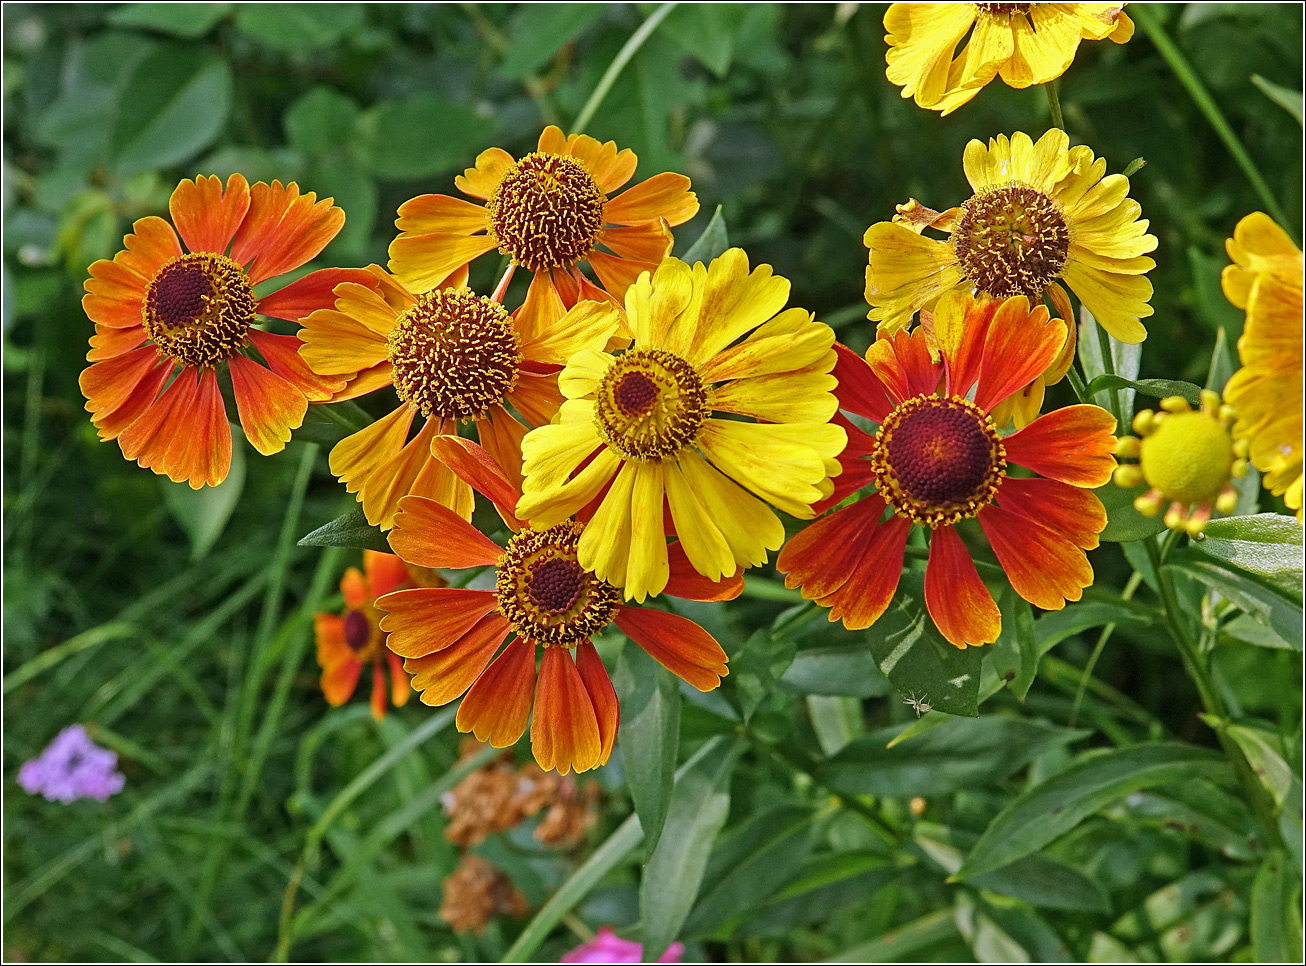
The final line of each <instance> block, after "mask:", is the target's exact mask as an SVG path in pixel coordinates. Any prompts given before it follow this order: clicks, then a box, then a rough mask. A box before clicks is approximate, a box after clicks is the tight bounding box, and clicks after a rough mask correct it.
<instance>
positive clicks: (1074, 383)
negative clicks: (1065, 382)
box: [1066, 365, 1093, 403]
mask: <svg viewBox="0 0 1306 966" xmlns="http://www.w3.org/2000/svg"><path fill="white" fill-rule="evenodd" d="M1066 378H1067V379H1069V380H1070V388H1071V389H1073V390H1075V396H1076V397H1078V399H1079V401H1080V402H1082V403H1091V402H1092V401H1093V396H1092V394H1091V393H1089V391H1088V386H1087V385H1086V384H1085V383H1084V377H1083V376H1081V375H1080V374H1079V371H1078V370H1077V369H1076V368H1075V367H1074V366H1073V365H1072V366H1071V367H1070V368H1069V369H1067V370H1066Z"/></svg>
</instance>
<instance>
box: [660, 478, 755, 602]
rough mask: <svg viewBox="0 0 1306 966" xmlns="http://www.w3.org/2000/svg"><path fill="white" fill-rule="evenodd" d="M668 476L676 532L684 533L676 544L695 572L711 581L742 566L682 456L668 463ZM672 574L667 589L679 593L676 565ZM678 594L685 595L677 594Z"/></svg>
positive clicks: (679, 552)
mask: <svg viewBox="0 0 1306 966" xmlns="http://www.w3.org/2000/svg"><path fill="white" fill-rule="evenodd" d="M665 477H666V478H665V484H666V491H667V506H668V508H669V509H670V511H671V519H672V520H673V521H674V523H675V527H676V533H677V534H679V535H680V539H679V540H678V541H677V542H676V543H675V544H674V545H673V546H674V547H675V549H676V551H677V552H678V554H679V555H680V556H683V557H684V558H685V562H686V563H688V564H689V565H690V570H691V572H692V573H694V574H695V576H699V578H700V579H701V580H703V581H705V582H709V583H710V582H714V581H718V580H721V579H722V578H723V577H726V576H728V575H731V574H733V573H735V571H736V570H738V568H739V562H738V561H737V560H736V559H735V555H734V553H733V551H732V550H731V548H730V543H729V541H727V540H726V538H725V535H724V534H723V533H722V532H721V528H720V526H719V524H718V521H717V520H715V519H714V518H713V516H712V514H711V512H710V511H709V509H708V506H707V504H706V503H705V501H704V498H703V495H702V494H700V493H698V492H697V491H696V490H695V488H694V487H693V486H692V485H690V482H689V480H688V479H687V478H686V477H685V473H684V470H683V469H682V468H681V461H680V460H675V461H668V462H667V463H666V464H665ZM670 575H671V576H670V579H669V580H668V583H667V587H666V592H667V593H670V594H676V591H675V590H674V589H672V583H671V582H672V581H673V580H675V577H676V571H675V567H674V566H672V569H671V571H670ZM677 586H679V584H678V585H677ZM713 586H715V584H713ZM741 586H742V582H741ZM676 596H684V595H683V594H676ZM700 599H701V598H700Z"/></svg>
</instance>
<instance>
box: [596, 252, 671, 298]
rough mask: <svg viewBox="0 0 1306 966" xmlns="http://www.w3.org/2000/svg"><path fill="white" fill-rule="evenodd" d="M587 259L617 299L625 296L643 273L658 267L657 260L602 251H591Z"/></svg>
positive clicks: (605, 286) (606, 287)
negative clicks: (644, 260)
mask: <svg viewBox="0 0 1306 966" xmlns="http://www.w3.org/2000/svg"><path fill="white" fill-rule="evenodd" d="M585 260H586V261H587V262H589V263H590V268H592V269H594V274H595V275H597V276H598V277H599V281H600V282H602V283H603V287H604V288H605V289H607V291H608V292H609V293H610V294H611V295H612V296H613V297H614V298H617V299H621V298H624V297H625V295H626V293H627V292H628V291H629V290H630V287H631V286H632V285H634V284H635V280H636V279H638V278H639V277H640V276H641V275H642V274H644V273H645V272H654V271H656V270H657V268H658V263H657V262H641V261H637V260H635V259H633V258H617V257H616V256H615V255H608V254H606V253H605V252H600V251H592V252H590V253H589V254H588V255H586V256H585Z"/></svg>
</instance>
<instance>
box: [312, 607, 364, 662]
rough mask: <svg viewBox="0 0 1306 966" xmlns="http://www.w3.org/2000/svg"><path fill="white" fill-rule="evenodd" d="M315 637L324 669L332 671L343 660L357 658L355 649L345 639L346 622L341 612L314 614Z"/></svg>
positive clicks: (318, 656)
mask: <svg viewBox="0 0 1306 966" xmlns="http://www.w3.org/2000/svg"><path fill="white" fill-rule="evenodd" d="M313 638H314V644H315V646H316V649H317V663H318V666H319V667H321V668H322V670H324V671H330V670H331V669H332V668H334V667H336V665H338V664H340V663H342V662H343V661H349V660H355V658H354V649H353V648H351V647H350V646H349V644H348V643H347V642H346V641H345V622H344V620H343V618H341V616H340V615H339V614H314V615H313Z"/></svg>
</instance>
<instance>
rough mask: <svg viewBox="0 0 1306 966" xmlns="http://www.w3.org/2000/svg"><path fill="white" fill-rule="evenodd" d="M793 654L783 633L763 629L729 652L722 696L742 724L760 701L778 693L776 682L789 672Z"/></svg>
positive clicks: (749, 718) (794, 649) (795, 646)
mask: <svg viewBox="0 0 1306 966" xmlns="http://www.w3.org/2000/svg"><path fill="white" fill-rule="evenodd" d="M798 606H799V607H803V606H804V605H802V604H800V605H798ZM796 650H797V645H795V644H794V641H793V639H792V638H791V637H790V636H789V635H788V634H786V633H784V632H783V630H777V631H775V632H774V633H773V632H772V631H770V630H768V629H766V628H765V627H763V628H759V629H758V630H756V631H754V632H753V634H752V636H751V637H749V639H748V640H747V641H746V642H745V643H744V645H743V647H741V648H739V649H738V650H732V653H730V676H729V677H727V678H726V682H727V689H726V692H725V695H726V698H727V700H730V701H732V702H733V703H734V705H735V706H736V708H737V709H738V710H739V712H740V716H741V717H742V718H743V719H744V721H745V722H748V721H749V720H751V719H752V717H753V712H755V711H756V710H757V709H758V707H759V706H760V705H761V703H762V702H763V700H765V699H766V698H767V697H769V696H771V695H774V694H775V693H776V692H778V691H780V685H779V678H780V676H781V675H783V674H784V673H785V671H787V670H788V669H789V665H790V664H791V663H792V662H793V659H794V654H795V652H796Z"/></svg>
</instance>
